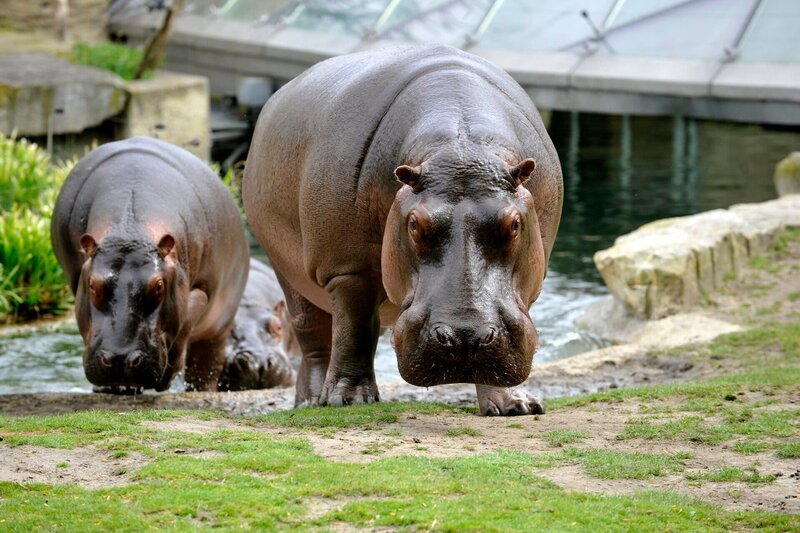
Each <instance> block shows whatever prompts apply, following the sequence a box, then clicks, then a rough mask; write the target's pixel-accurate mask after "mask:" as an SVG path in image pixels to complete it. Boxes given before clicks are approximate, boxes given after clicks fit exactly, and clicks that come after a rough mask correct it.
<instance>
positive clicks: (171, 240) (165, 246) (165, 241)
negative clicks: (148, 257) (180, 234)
mask: <svg viewBox="0 0 800 533" xmlns="http://www.w3.org/2000/svg"><path fill="white" fill-rule="evenodd" d="M174 246H175V237H173V236H172V235H170V234H169V233H167V234H166V235H164V236H163V237H161V240H160V241H158V254H159V255H160V256H161V259H164V258H165V257H167V256H168V255H169V253H170V252H171V251H172V248H173V247H174Z"/></svg>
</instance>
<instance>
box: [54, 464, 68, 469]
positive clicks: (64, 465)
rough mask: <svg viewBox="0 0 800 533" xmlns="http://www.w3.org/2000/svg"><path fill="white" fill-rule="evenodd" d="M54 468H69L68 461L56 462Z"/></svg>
mask: <svg viewBox="0 0 800 533" xmlns="http://www.w3.org/2000/svg"><path fill="white" fill-rule="evenodd" d="M56 468H69V463H58V464H57V465H56Z"/></svg>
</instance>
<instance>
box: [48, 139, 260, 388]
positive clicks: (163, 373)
mask: <svg viewBox="0 0 800 533" xmlns="http://www.w3.org/2000/svg"><path fill="white" fill-rule="evenodd" d="M50 229H51V240H52V244H53V251H54V252H55V255H56V258H57V259H58V262H59V263H60V264H61V267H62V268H63V269H64V272H65V273H66V275H67V279H68V281H69V286H70V289H71V290H72V293H73V294H74V295H75V316H76V318H77V321H78V328H79V329H80V332H81V335H82V336H83V340H84V343H85V346H86V349H85V351H84V355H83V368H84V370H85V372H86V378H87V379H88V380H89V381H90V382H91V383H93V384H94V385H95V386H96V388H95V390H96V391H99V392H114V393H125V392H131V391H133V392H138V391H140V390H141V389H156V390H157V391H163V390H166V389H168V388H169V386H170V383H171V382H172V379H173V378H174V377H175V375H176V374H178V373H179V372H180V371H181V370H182V369H184V368H185V380H186V386H187V388H188V389H189V390H216V389H217V381H218V379H219V375H220V372H221V371H222V367H223V365H224V362H225V343H226V341H227V338H228V333H229V332H230V330H231V327H232V326H233V319H234V316H235V315H236V308H237V306H238V304H239V301H240V299H241V297H242V293H243V292H244V287H245V283H246V281H247V270H248V259H249V248H248V246H247V239H246V237H245V233H244V228H243V226H242V221H241V218H240V216H239V211H238V209H237V208H236V203H235V201H234V199H233V197H232V196H231V194H230V193H229V192H228V190H227V189H226V188H225V186H224V185H223V184H222V181H221V180H220V179H219V177H217V176H216V175H215V174H214V173H213V172H212V171H211V170H210V169H209V168H208V166H207V165H205V164H204V163H203V162H202V161H200V160H199V159H198V158H197V157H195V156H193V155H192V154H190V153H189V152H187V151H186V150H183V149H181V148H178V147H176V146H173V145H170V144H168V143H165V142H163V141H159V140H156V139H150V138H147V137H135V138H132V139H128V140H125V141H119V142H113V143H108V144H104V145H103V146H100V147H99V148H96V149H95V150H92V151H91V152H90V153H89V154H88V155H86V157H84V158H83V159H81V160H80V161H79V162H78V164H77V165H75V168H73V169H72V171H71V172H70V174H69V176H67V179H66V181H65V182H64V186H63V187H62V188H61V191H60V192H59V195H58V200H57V201H56V205H55V209H54V211H53V217H52V221H51V226H50Z"/></svg>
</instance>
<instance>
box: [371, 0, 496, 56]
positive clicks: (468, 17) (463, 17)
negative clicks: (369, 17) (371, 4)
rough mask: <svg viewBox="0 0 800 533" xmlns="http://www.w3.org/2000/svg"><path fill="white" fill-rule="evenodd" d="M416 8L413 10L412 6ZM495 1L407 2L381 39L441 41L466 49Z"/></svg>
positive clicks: (449, 0)
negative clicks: (469, 37)
mask: <svg viewBox="0 0 800 533" xmlns="http://www.w3.org/2000/svg"><path fill="white" fill-rule="evenodd" d="M412 5H413V7H414V9H413V10H412V9H409V6H412ZM491 5H492V0H445V1H441V0H440V1H438V2H424V1H417V0H405V1H403V2H401V6H403V7H404V9H403V10H402V11H401V9H400V8H398V10H397V12H396V15H395V16H392V17H390V18H389V19H388V21H387V23H386V24H385V25H384V26H383V27H382V28H381V29H379V32H378V34H379V36H380V37H381V38H383V39H388V40H393V41H411V42H416V43H424V42H439V43H447V44H451V45H453V46H464V44H465V43H466V41H467V38H468V36H469V35H470V34H471V33H472V32H473V31H474V30H475V28H477V27H478V25H479V24H480V22H481V20H482V19H483V17H484V15H485V14H486V12H487V10H488V9H489V8H490V7H491Z"/></svg>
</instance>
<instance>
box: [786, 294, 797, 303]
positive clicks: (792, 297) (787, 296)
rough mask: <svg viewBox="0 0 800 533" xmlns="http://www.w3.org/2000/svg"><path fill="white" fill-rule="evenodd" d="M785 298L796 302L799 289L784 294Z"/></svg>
mask: <svg viewBox="0 0 800 533" xmlns="http://www.w3.org/2000/svg"><path fill="white" fill-rule="evenodd" d="M786 299H787V300H789V301H790V302H796V301H797V300H800V291H792V292H790V293H789V294H787V295H786Z"/></svg>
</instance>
